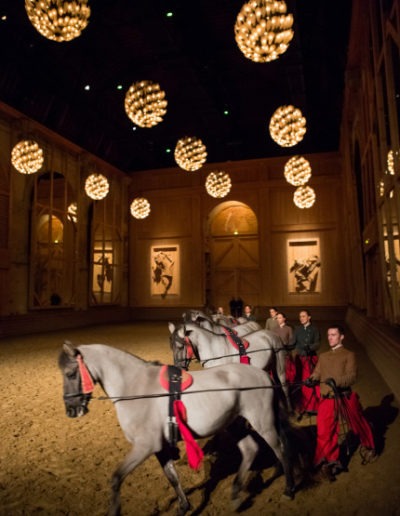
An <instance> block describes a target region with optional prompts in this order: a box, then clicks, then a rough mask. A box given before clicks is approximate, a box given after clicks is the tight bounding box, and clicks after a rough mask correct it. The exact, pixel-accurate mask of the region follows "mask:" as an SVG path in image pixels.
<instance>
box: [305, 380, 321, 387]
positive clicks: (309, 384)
mask: <svg viewBox="0 0 400 516" xmlns="http://www.w3.org/2000/svg"><path fill="white" fill-rule="evenodd" d="M317 383H318V380H314V379H313V378H306V379H305V380H304V385H305V386H306V387H314V386H315V385H317Z"/></svg>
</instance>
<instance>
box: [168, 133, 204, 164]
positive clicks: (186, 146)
mask: <svg viewBox="0 0 400 516" xmlns="http://www.w3.org/2000/svg"><path fill="white" fill-rule="evenodd" d="M174 157H175V161H176V163H177V165H179V166H180V167H181V168H183V169H184V170H187V171H189V172H193V171H195V170H199V168H201V167H202V166H203V165H204V163H205V162H206V159H207V151H206V146H205V145H204V144H203V142H202V141H201V140H200V138H196V137H194V136H185V137H184V138H181V139H180V140H178V142H177V144H176V147H175V152H174Z"/></svg>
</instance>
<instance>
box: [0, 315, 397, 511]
mask: <svg viewBox="0 0 400 516" xmlns="http://www.w3.org/2000/svg"><path fill="white" fill-rule="evenodd" d="M317 324H318V321H317ZM318 325H319V326H320V328H321V330H324V329H325V327H326V325H324V324H323V323H320V324H318ZM168 337H169V332H168V328H167V323H165V322H163V323H135V324H123V325H112V326H111V325H110V326H95V327H90V328H85V329H77V330H64V331H59V332H52V333H48V334H38V335H33V336H24V337H19V338H9V339H3V340H0V372H1V374H0V389H1V393H2V397H1V401H0V407H1V412H0V414H1V417H0V436H1V442H0V515H4V516H19V515H29V516H30V515H71V516H81V515H82V516H96V515H103V514H106V512H107V508H108V501H109V481H110V476H111V473H112V471H113V470H114V469H115V467H116V465H117V463H118V462H119V461H120V460H121V459H122V457H123V456H124V454H125V453H126V452H127V451H128V450H129V446H130V445H129V443H127V442H126V440H125V437H124V435H123V433H122V431H121V430H120V428H119V425H118V421H117V418H116V415H115V412H114V408H113V405H112V404H111V402H110V401H100V400H96V399H93V400H92V401H91V403H90V407H89V408H90V412H89V414H87V415H86V416H85V417H83V418H79V419H70V418H67V417H66V415H65V411H64V404H63V400H62V383H61V374H60V372H59V370H58V366H57V358H58V354H59V351H60V349H61V346H62V343H63V341H64V340H65V339H68V340H70V341H71V342H72V343H73V344H74V345H79V344H89V343H103V344H108V345H110V346H115V347H118V348H121V349H124V350H126V351H130V352H132V353H134V354H136V355H138V356H140V357H141V358H144V359H146V360H160V361H161V362H164V363H171V353H170V349H169V340H168ZM345 342H346V344H347V346H348V347H349V348H350V349H353V350H354V351H356V353H357V357H358V363H359V380H358V383H357V385H356V390H357V391H358V393H359V394H360V397H361V401H362V403H363V406H364V408H365V410H366V414H367V416H368V418H369V419H370V420H371V421H372V422H373V424H374V431H375V434H376V439H377V448H378V451H379V453H380V456H379V459H378V460H377V461H376V462H375V463H373V464H369V465H362V464H361V458H360V455H359V453H358V451H355V452H354V454H353V455H352V456H351V458H350V463H349V471H348V472H346V473H343V474H341V475H339V476H338V478H337V480H336V482H333V483H321V482H315V481H314V480H313V479H312V478H310V477H309V476H307V474H305V473H304V472H303V471H300V470H298V473H297V477H296V478H297V482H298V484H299V489H298V492H297V493H296V497H295V499H294V500H293V501H285V500H282V499H281V494H282V492H283V488H284V480H283V477H282V476H280V477H278V478H274V477H273V475H274V471H275V469H274V467H273V461H272V460H271V458H270V457H269V458H268V457H267V458H265V459H263V460H259V461H258V463H257V464H255V467H254V468H253V478H252V480H251V482H250V484H249V498H248V500H247V501H246V503H245V504H244V505H243V508H242V511H241V512H242V514H243V515H260V514H268V515H271V516H273V515H279V516H281V515H286V514H290V515H293V516H297V515H298V516H300V515H301V516H307V515H310V516H314V515H315V516H319V515H321V516H331V515H332V516H334V515H340V516H350V515H351V516H356V515H357V516H358V515H360V516H361V515H365V514H368V515H372V516H375V515H376V516H378V515H379V516H393V515H400V466H399V459H400V419H399V417H398V403H396V401H393V400H392V399H391V392H390V389H389V388H388V386H387V385H386V384H385V382H384V381H383V379H382V377H381V376H380V375H379V374H378V373H377V371H376V369H375V368H374V366H373V364H371V363H370V362H369V360H368V359H367V357H366V355H365V353H364V351H363V348H362V347H361V346H360V345H359V344H358V343H357V342H355V340H354V339H353V338H352V336H351V335H348V336H347V337H346V340H345ZM326 348H327V343H326V339H323V346H322V350H325V349H326ZM101 395H103V392H102V390H101V388H100V387H99V386H96V388H95V392H94V397H95V398H96V397H98V396H101ZM293 435H294V436H295V439H298V441H297V444H298V446H299V447H301V448H302V450H303V452H304V456H306V455H307V453H308V454H309V452H310V449H312V448H313V446H314V443H315V419H314V418H310V419H307V420H305V421H303V422H302V423H301V425H297V426H294V431H293ZM209 443H211V441H207V440H203V441H201V444H202V445H203V446H205V445H208V444H209ZM181 450H182V453H181V459H180V460H179V461H178V462H177V470H178V473H179V475H180V478H181V481H182V484H183V486H184V489H185V490H186V492H187V494H188V496H189V499H190V502H191V504H192V508H193V510H192V513H191V514H203V515H210V516H211V515H228V514H233V511H232V509H231V506H230V490H231V483H232V479H233V476H234V473H235V471H236V468H237V465H238V463H237V461H238V454H237V452H236V451H235V449H234V448H232V447H231V446H230V443H229V439H225V440H223V446H220V452H219V454H218V456H217V458H216V459H215V458H214V459H211V458H209V457H208V458H207V459H206V460H205V463H204V466H203V467H202V468H201V469H200V471H199V472H194V471H192V470H191V469H190V468H189V467H188V465H187V461H186V456H185V452H184V448H183V447H182V448H181ZM303 458H304V457H303ZM258 467H262V468H263V469H262V471H261V472H258V471H257V470H258ZM176 508H177V504H176V497H175V493H174V491H173V489H172V488H171V487H170V486H169V484H168V482H167V480H166V478H165V477H164V475H163V472H162V471H161V468H160V467H159V465H158V462H157V460H156V459H155V458H154V457H151V458H150V459H148V460H147V461H146V462H145V463H144V464H142V465H141V466H139V467H138V468H137V469H136V470H135V471H134V472H133V473H132V474H131V475H130V476H129V477H128V478H127V480H126V481H125V483H124V485H123V488H122V512H123V514H125V515H127V514H132V515H133V514H135V515H140V516H142V515H143V516H147V515H158V514H163V515H172V514H175V511H176Z"/></svg>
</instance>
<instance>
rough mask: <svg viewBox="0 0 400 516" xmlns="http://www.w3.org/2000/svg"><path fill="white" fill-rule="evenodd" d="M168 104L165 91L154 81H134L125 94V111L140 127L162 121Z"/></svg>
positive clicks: (150, 125) (151, 125)
mask: <svg viewBox="0 0 400 516" xmlns="http://www.w3.org/2000/svg"><path fill="white" fill-rule="evenodd" d="M167 104H168V102H167V101H166V100H165V92H164V91H162V90H161V88H160V85H159V84H157V83H154V82H152V81H140V82H135V83H133V84H132V86H131V87H130V88H129V90H128V91H127V92H126V95H125V112H126V114H127V115H128V117H129V118H130V119H131V120H132V122H133V123H134V124H136V125H138V126H139V127H153V126H155V125H157V124H158V123H160V122H162V121H163V116H164V115H165V113H166V112H167V109H166V108H167Z"/></svg>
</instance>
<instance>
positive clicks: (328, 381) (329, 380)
mask: <svg viewBox="0 0 400 516" xmlns="http://www.w3.org/2000/svg"><path fill="white" fill-rule="evenodd" d="M325 383H326V385H328V387H330V388H331V389H333V390H335V389H336V382H335V380H334V379H333V378H327V379H326V380H325Z"/></svg>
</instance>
